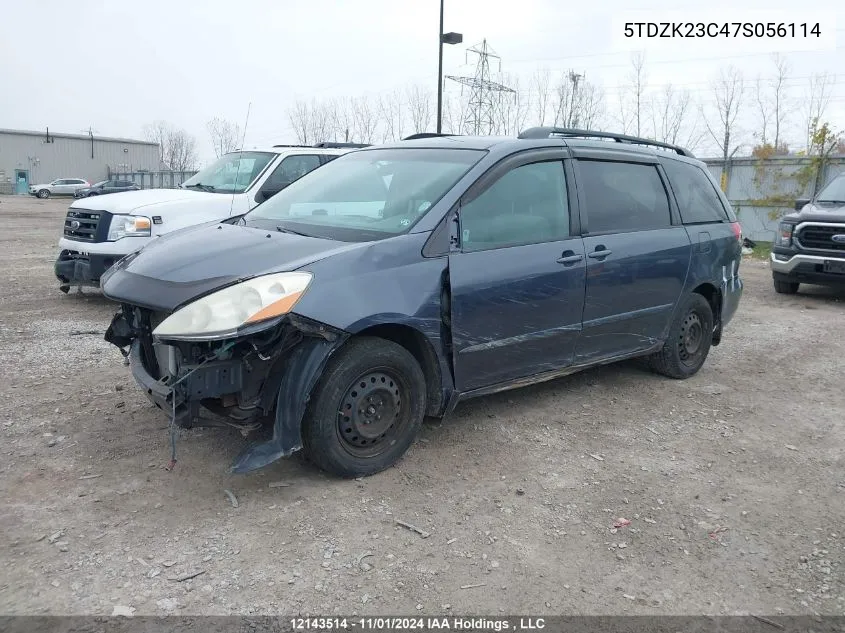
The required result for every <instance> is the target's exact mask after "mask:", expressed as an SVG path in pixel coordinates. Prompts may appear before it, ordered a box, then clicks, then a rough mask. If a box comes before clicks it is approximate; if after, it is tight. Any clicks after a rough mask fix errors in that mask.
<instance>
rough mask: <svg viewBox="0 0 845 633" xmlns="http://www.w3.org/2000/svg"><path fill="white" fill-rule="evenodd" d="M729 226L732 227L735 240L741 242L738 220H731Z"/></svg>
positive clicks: (740, 226)
mask: <svg viewBox="0 0 845 633" xmlns="http://www.w3.org/2000/svg"><path fill="white" fill-rule="evenodd" d="M731 228H732V229H733V232H734V235H735V236H736V240H737V242H742V225H741V224H740V223H739V222H731Z"/></svg>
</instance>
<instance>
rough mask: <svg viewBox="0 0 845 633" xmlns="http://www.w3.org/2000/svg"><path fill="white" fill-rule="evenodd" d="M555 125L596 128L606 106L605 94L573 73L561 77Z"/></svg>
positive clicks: (558, 87)
mask: <svg viewBox="0 0 845 633" xmlns="http://www.w3.org/2000/svg"><path fill="white" fill-rule="evenodd" d="M556 97H557V104H556V107H555V122H554V123H555V125H560V126H563V127H580V128H596V127H598V125H597V123H598V120H599V117H600V116H601V114H602V110H603V105H604V93H603V92H602V91H601V89H599V88H598V87H596V86H595V85H593V84H591V83H590V82H588V81H587V80H586V79H585V78H584V76H583V75H576V74H575V73H573V72H570V73H568V74H565V75H564V76H563V77H561V79H560V82H559V83H558V86H557V95H556Z"/></svg>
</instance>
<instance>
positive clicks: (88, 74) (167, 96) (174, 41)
mask: <svg viewBox="0 0 845 633" xmlns="http://www.w3.org/2000/svg"><path fill="white" fill-rule="evenodd" d="M737 4H739V3H737ZM731 6H732V5H731V3H728V2H725V3H721V4H720V3H719V2H709V1H708V2H707V3H706V4H704V3H699V2H693V1H691V0H674V1H672V2H658V1H657V0H628V1H625V0H604V1H603V2H600V3H598V2H597V3H588V2H564V1H562V0H518V1H514V0H446V20H445V29H446V31H458V32H461V33H463V34H464V44H463V45H459V46H447V47H446V52H445V64H444V65H445V67H444V71H445V74H471V73H472V71H473V66H472V65H468V64H467V63H466V61H467V60H466V52H465V49H466V46H467V45H472V44H475V43H478V42H480V41H481V40H482V39H483V38H486V39H487V40H488V42H489V44H490V46H492V47H493V48H494V49H495V51H496V52H497V53H498V54H499V55H500V56H501V58H502V69H503V70H504V71H505V72H508V73H510V74H512V75H518V76H520V77H521V83H523V85H524V86H525V87H527V85H528V78H529V77H530V76H531V74H532V73H533V72H535V70H536V69H537V68H540V67H545V68H548V69H550V70H551V71H552V73H555V74H558V73H562V72H564V71H568V70H570V69H572V70H575V71H577V72H579V73H584V74H585V75H586V78H587V80H590V81H592V82H594V83H596V84H598V85H599V86H601V87H602V88H603V89H604V92H605V99H606V104H607V107H606V109H607V118H608V119H610V120H611V121H612V119H613V117H614V116H615V115H616V114H617V111H618V105H617V100H618V99H619V95H620V93H622V92H624V90H625V89H626V86H627V85H628V84H629V83H630V80H629V78H628V76H629V74H630V68H631V64H630V56H631V46H632V44H631V43H630V42H628V43H627V44H626V43H625V42H621V38H620V34H619V33H618V31H619V30H620V29H621V26H619V24H618V16H619V15H621V13H622V12H625V13H626V14H628V13H630V12H631V11H634V12H635V15H636V14H642V16H643V19H644V20H653V19H655V18H656V19H669V18H672V19H676V18H678V17H680V18H681V19H697V18H696V16H700V15H701V13H700V12H699V13H696V12H697V11H700V9H699V8H700V7H704V8H706V13H705V15H706V16H707V17H709V18H710V19H714V20H720V21H724V20H733V19H734V16H735V15H737V14H736V10H734V9H730V8H729V7H731ZM742 6H743V7H744V8H746V9H758V10H759V11H758V13H756V14H754V15H756V19H758V20H763V21H771V20H779V19H780V18H781V17H783V16H785V17H786V19H789V20H792V21H796V22H803V21H815V20H816V19H824V20H825V23H824V24H822V28H823V29H825V36H827V37H828V38H835V40H834V39H827V40H826V41H827V44H825V46H826V50H816V51H811V50H809V49H810V48H813V47H818V46H820V44H819V43H817V42H811V43H809V44H808V45H806V46H805V45H803V44H802V45H800V46H799V45H796V44H794V43H792V44H790V45H789V46H788V48H791V49H793V50H792V52H788V53H786V55H785V57H786V59H787V60H788V61H789V64H790V66H791V77H790V79H789V82H788V86H789V91H788V92H789V97H790V98H791V99H792V100H793V105H794V107H795V108H796V114H795V115H794V117H793V123H792V129H791V130H790V135H792V136H795V137H797V138H800V136H801V135H800V132H799V130H800V119H801V114H800V110H801V107H802V105H803V104H802V100H803V99H804V96H805V94H806V90H807V89H806V84H807V82H808V79H809V77H810V76H811V75H812V74H813V73H820V72H828V73H830V74H835V75H836V77H835V80H834V83H833V85H832V97H831V101H830V105H829V107H828V110H827V116H826V118H827V119H828V120H830V121H831V122H832V123H833V124H834V125H835V126H836V127H838V128H839V129H845V8H843V7H845V3H841V2H833V1H823V0H805V1H804V2H801V3H795V2H783V1H778V0H765V1H757V0H743V3H742ZM438 9H439V3H438V0H237V1H232V0H228V1H223V0H204V1H203V2H199V1H195V2H188V1H185V2H177V1H174V0H168V1H164V0H145V1H144V2H135V3H131V2H101V1H94V0H74V1H73V2H67V1H66V0H33V1H32V2H16V3H13V2H3V11H2V19H0V69H2V73H0V77H2V89H0V90H2V98H0V127H5V128H23V129H36V130H42V129H44V128H45V127H46V126H49V127H50V129H51V130H52V131H55V132H81V131H83V130H87V129H88V126H89V125H90V126H93V129H94V131H95V134H99V135H103V136H128V137H140V136H141V134H142V128H143V126H144V124H146V123H149V122H151V121H154V120H156V119H164V120H167V121H170V122H172V123H174V124H175V125H178V126H180V127H183V128H185V129H187V130H188V131H189V132H191V133H192V134H194V135H195V136H196V138H197V140H198V143H199V149H200V158H201V159H203V160H206V159H208V158H209V157H211V156H213V153H212V150H211V145H210V142H209V139H208V134H207V132H206V128H205V123H206V121H208V120H209V119H211V118H212V117H214V116H222V117H225V118H228V119H231V120H233V121H236V122H238V123H239V124H240V125H241V127H243V123H244V119H245V116H246V112H247V105H248V104H249V103H250V102H251V103H252V108H251V114H250V119H249V125H248V127H247V133H246V143H245V146H246V147H252V146H254V145H258V144H272V143H283V142H293V141H295V137H294V134H293V131H292V129H291V124H290V120H289V117H288V114H287V110H288V108H289V107H290V106H291V105H292V104H293V103H294V102H295V101H296V100H297V99H307V100H310V99H312V98H316V99H329V98H332V97H341V96H361V95H370V96H372V97H377V96H379V95H383V94H385V93H387V92H390V91H392V90H396V89H404V88H405V87H407V86H409V85H413V84H420V85H422V86H425V87H427V88H429V89H431V90H432V92H433V91H434V90H436V86H437V28H438ZM778 11H785V12H786V13H780V14H779V13H778ZM744 17H748V16H747V15H745V16H744ZM737 19H738V18H737ZM784 48H787V47H786V46H785V45H783V44H779V43H778V42H777V41H767V42H765V43H764V42H762V41H760V40H756V41H746V42H737V41H731V40H728V41H724V40H720V41H718V42H716V41H713V40H702V41H698V42H691V41H689V40H672V41H661V42H660V43H659V45H656V46H655V45H652V46H650V47H649V48H647V49H646V53H645V55H646V72H647V83H648V86H649V89H650V90H660V89H662V87H663V86H665V85H666V84H667V83H671V84H673V85H675V86H677V87H679V88H686V89H688V90H690V92H691V94H692V96H693V98H694V99H696V100H697V101H701V102H703V103H705V105H706V103H707V102H708V101H709V100H710V99H711V92H710V88H709V85H708V82H709V81H710V80H711V79H712V78H713V77H714V76H715V75H717V74H718V72H719V69H720V67H723V66H726V65H728V64H733V65H735V66H736V67H737V68H739V69H740V70H741V71H742V72H743V74H744V77H745V80H746V87H747V88H748V89H749V94H747V95H746V100H745V104H746V106H747V110H746V111H745V112H743V116H742V125H741V127H742V131H743V133H744V134H745V135H746V136H747V137H748V138H749V139H750V133H751V132H752V131H753V128H754V126H755V118H754V112H753V106H754V104H753V94H752V88H753V84H754V81H753V80H754V79H755V78H756V77H757V75H758V74H761V73H762V74H763V75H764V76H765V74H767V73H770V72H771V69H772V61H771V58H770V54H771V53H772V52H774V51H778V50H784ZM796 48H799V49H800V50H797V51H796V50H794V49H796ZM497 68H498V67H497V66H494V70H495V69H497ZM447 88H448V91H449V92H451V93H455V92H456V91H459V87H458V86H457V85H454V84H451V82H447ZM605 127H612V125H608V124H607V123H605ZM796 144H797V140H796ZM711 153H712V152H711Z"/></svg>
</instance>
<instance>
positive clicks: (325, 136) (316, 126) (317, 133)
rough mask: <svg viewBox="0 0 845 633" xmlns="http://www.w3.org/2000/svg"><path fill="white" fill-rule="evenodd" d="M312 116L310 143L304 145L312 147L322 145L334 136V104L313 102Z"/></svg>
mask: <svg viewBox="0 0 845 633" xmlns="http://www.w3.org/2000/svg"><path fill="white" fill-rule="evenodd" d="M310 112H311V114H310V116H309V117H308V141H306V142H305V143H304V144H306V145H311V144H314V143H322V142H323V141H327V140H329V139H330V138H331V137H333V136H334V134H333V132H334V113H333V111H332V103H331V102H329V103H318V102H317V101H316V100H314V101H312V102H311V107H310Z"/></svg>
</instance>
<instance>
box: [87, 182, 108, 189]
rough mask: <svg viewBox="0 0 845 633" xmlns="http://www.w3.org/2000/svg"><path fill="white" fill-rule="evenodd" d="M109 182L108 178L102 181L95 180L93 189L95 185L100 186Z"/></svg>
mask: <svg viewBox="0 0 845 633" xmlns="http://www.w3.org/2000/svg"><path fill="white" fill-rule="evenodd" d="M107 182H108V180H101V181H100V182H95V183H94V184H93V185H91V189H93V188H94V187H100V186H102V185H104V184H106V183H107Z"/></svg>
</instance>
